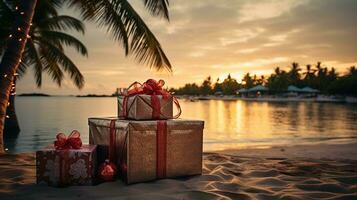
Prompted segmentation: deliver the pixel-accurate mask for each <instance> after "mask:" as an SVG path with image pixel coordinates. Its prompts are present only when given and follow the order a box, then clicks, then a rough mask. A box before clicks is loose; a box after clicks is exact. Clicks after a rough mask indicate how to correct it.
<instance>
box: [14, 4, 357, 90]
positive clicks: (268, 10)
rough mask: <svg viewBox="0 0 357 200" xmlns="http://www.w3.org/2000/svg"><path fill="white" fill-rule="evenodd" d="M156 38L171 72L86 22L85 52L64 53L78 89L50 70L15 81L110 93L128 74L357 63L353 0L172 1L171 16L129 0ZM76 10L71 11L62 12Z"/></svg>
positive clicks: (173, 78)
mask: <svg viewBox="0 0 357 200" xmlns="http://www.w3.org/2000/svg"><path fill="white" fill-rule="evenodd" d="M129 2H132V4H133V6H134V7H135V8H136V9H137V10H138V12H139V13H140V14H141V16H142V18H143V19H144V20H145V21H146V22H147V24H148V25H149V27H150V28H151V30H152V31H153V32H154V33H155V34H156V36H157V38H158V39H159V41H160V42H161V45H162V46H163V48H164V50H165V52H166V54H167V56H168V57H169V59H170V61H171V64H172V65H173V73H172V74H169V73H167V72H160V73H158V72H155V71H153V70H150V69H149V68H148V67H147V66H145V65H142V64H138V63H137V62H136V61H135V60H134V59H133V58H131V57H128V58H125V57H124V51H123V50H122V48H121V46H120V45H119V44H118V43H115V42H114V41H112V40H111V39H110V35H109V34H106V32H105V31H104V30H100V29H99V28H97V27H96V26H95V25H94V24H91V23H86V35H85V36H84V37H82V36H81V37H80V39H81V41H83V42H84V43H85V44H86V46H87V47H88V49H89V57H88V58H84V57H80V56H79V55H78V54H76V53H74V51H72V50H69V51H68V54H69V55H70V57H71V58H72V59H73V60H74V62H75V63H76V64H77V65H78V67H79V68H80V70H81V72H82V73H83V74H84V76H85V80H86V84H85V87H84V88H83V89H82V90H78V89H76V88H75V87H74V86H73V84H72V82H71V81H70V80H69V79H66V80H65V81H64V84H63V85H62V87H61V88H58V87H57V85H55V84H53V83H52V82H51V81H50V79H49V78H48V77H44V78H45V80H46V81H45V82H44V83H43V86H42V88H41V89H36V86H35V82H34V80H33V73H32V71H31V70H29V71H28V73H27V75H26V76H25V77H24V78H23V79H22V80H20V81H19V84H18V88H17V89H18V93H24V92H44V93H50V94H87V93H97V94H110V93H112V92H114V90H115V88H117V87H125V86H128V85H129V84H130V83H131V82H133V81H140V82H142V81H145V80H146V79H148V78H157V79H158V78H163V79H165V80H166V82H167V85H168V86H170V87H178V86H182V85H184V84H185V83H187V82H197V83H199V82H201V81H202V80H203V79H204V78H205V77H207V76H208V75H211V76H212V77H213V78H214V79H216V78H218V77H219V78H220V79H223V78H224V77H226V76H227V74H228V73H231V74H232V76H233V77H234V78H237V79H239V80H240V79H241V78H242V76H243V75H244V74H245V73H247V72H250V73H252V74H259V75H264V74H270V73H271V72H272V71H273V69H274V68H275V67H276V66H280V67H282V68H287V67H288V66H289V65H290V63H291V62H293V61H296V62H299V63H300V64H301V65H302V67H305V65H306V64H307V63H311V64H315V63H316V62H317V61H322V62H323V64H324V65H325V66H328V67H332V66H334V67H336V68H337V69H338V71H339V72H341V73H343V72H344V71H345V69H346V68H347V67H349V66H352V65H357V36H356V34H357V20H356V19H357V1H356V0H191V1H190V0H171V1H170V17H171V20H170V22H167V21H165V20H162V19H159V18H153V17H151V16H150V15H149V14H148V13H147V12H145V10H144V9H143V7H142V1H141V0H129ZM63 12H64V13H69V14H71V15H74V16H78V13H77V12H76V11H73V10H70V11H68V10H66V11H63Z"/></svg>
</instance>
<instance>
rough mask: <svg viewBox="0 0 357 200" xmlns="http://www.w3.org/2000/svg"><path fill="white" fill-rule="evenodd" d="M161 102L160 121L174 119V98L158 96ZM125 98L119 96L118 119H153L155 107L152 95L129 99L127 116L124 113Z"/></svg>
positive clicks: (141, 95) (136, 96)
mask: <svg viewBox="0 0 357 200" xmlns="http://www.w3.org/2000/svg"><path fill="white" fill-rule="evenodd" d="M157 97H158V98H159V102H160V119H172V118H173V97H172V96H169V97H165V98H164V97H163V96H162V95H157ZM123 102H124V96H118V117H123V118H128V119H135V120H150V119H152V118H153V116H152V113H153V107H152V105H151V95H145V94H140V95H135V96H131V97H128V103H127V106H128V107H127V112H128V114H127V116H124V112H123V106H125V105H123Z"/></svg>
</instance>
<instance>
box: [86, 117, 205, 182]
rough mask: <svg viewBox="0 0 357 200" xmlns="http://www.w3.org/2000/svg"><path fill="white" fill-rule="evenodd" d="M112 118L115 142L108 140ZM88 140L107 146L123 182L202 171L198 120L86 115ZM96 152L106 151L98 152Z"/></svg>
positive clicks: (179, 175)
mask: <svg viewBox="0 0 357 200" xmlns="http://www.w3.org/2000/svg"><path fill="white" fill-rule="evenodd" d="M113 120H114V121H115V126H114V127H115V138H114V139H113V138H112V140H114V141H115V145H109V142H110V132H111V131H110V123H111V122H112V121H113ZM88 121H89V142H90V143H91V144H97V145H98V146H99V147H100V149H102V150H103V149H105V147H107V148H108V146H111V148H113V149H114V150H115V153H114V154H115V155H116V156H115V157H116V161H115V163H116V164H117V166H118V169H119V173H120V175H119V176H120V178H121V179H123V180H124V181H125V182H126V183H137V182H145V181H150V180H155V179H160V178H172V177H181V176H189V175H197V174H201V173H202V140H203V139H202V138H203V127H204V122H203V121H200V120H184V119H172V120H149V121H134V120H121V119H118V118H89V120H88ZM98 153H99V155H100V156H102V155H103V156H105V155H107V152H105V150H103V152H101V151H99V152H98Z"/></svg>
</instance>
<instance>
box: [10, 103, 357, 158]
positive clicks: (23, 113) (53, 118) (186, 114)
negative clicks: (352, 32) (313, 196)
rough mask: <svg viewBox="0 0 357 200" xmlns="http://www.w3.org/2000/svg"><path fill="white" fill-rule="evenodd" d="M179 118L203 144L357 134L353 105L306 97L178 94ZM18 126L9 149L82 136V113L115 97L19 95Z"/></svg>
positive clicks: (104, 107)
mask: <svg viewBox="0 0 357 200" xmlns="http://www.w3.org/2000/svg"><path fill="white" fill-rule="evenodd" d="M180 103H181V107H182V109H183V114H182V118H190V119H202V120H205V122H206V123H205V131H204V143H205V144H204V149H205V150H221V149H226V148H242V147H244V146H246V145H270V144H281V143H284V144H298V143H301V142H307V141H310V142H313V141H320V140H325V139H330V138H351V137H357V124H356V123H355V121H356V119H357V106H353V105H348V104H328V103H311V102H301V103H299V102H293V103H286V102H285V103H278V102H246V101H219V100H210V101H198V102H190V101H184V100H181V101H180ZM16 105H17V112H18V117H19V122H20V126H21V130H22V132H21V133H20V135H19V136H18V138H17V139H12V140H7V141H6V144H7V147H8V148H9V150H10V151H11V152H23V151H34V150H37V149H40V148H42V147H44V146H46V145H48V144H50V143H52V142H53V140H54V138H55V135H56V134H57V133H58V132H59V131H61V132H64V133H70V132H71V131H72V130H73V129H77V130H79V131H80V132H81V133H82V138H83V141H84V142H88V125H87V118H88V117H93V116H115V115H116V109H117V107H116V100H115V98H75V97H50V98H45V97H19V98H17V102H16Z"/></svg>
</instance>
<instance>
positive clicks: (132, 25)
mask: <svg viewBox="0 0 357 200" xmlns="http://www.w3.org/2000/svg"><path fill="white" fill-rule="evenodd" d="M38 1H41V0H38ZM48 1H50V0H48ZM51 1H52V2H54V3H56V4H58V5H61V3H63V2H64V1H61V0H51ZM66 2H68V4H69V5H70V6H75V7H77V8H79V10H80V12H81V16H82V17H83V19H85V20H91V21H94V22H96V23H97V24H98V25H100V26H101V27H105V28H106V29H107V31H108V32H109V33H111V34H112V37H113V39H114V40H116V41H119V42H121V43H122V44H123V47H124V50H125V54H126V55H129V53H132V54H134V56H135V58H136V60H138V61H139V62H142V63H146V64H148V65H149V66H150V67H155V68H156V69H167V70H171V64H170V62H169V60H168V58H167V57H166V55H165V53H164V51H163V50H162V48H161V45H160V43H159V42H158V40H157V39H156V38H155V36H154V34H153V33H152V32H151V31H150V29H149V28H148V27H147V26H146V24H145V23H144V21H143V20H142V19H141V17H140V16H139V14H138V13H137V12H136V11H135V10H134V9H133V7H132V6H131V5H130V4H129V2H128V1H127V0H112V1H109V0H96V1H93V0H68V1H66ZM143 2H144V5H145V7H146V8H147V9H148V10H149V11H150V13H151V14H152V15H154V16H161V17H164V18H166V19H169V15H168V4H169V2H168V0H143ZM15 3H18V5H16V6H15V7H14V12H16V14H17V16H18V17H17V18H16V20H15V21H14V23H13V29H12V30H13V34H12V35H11V38H10V39H9V40H8V41H7V48H6V50H5V52H4V54H3V57H2V60H1V62H0V77H1V79H0V152H3V140H2V138H3V127H4V121H5V116H6V107H7V105H8V100H9V95H10V90H11V87H12V84H13V81H14V74H15V73H16V71H17V70H18V67H19V64H20V59H21V57H22V52H23V51H24V49H25V43H26V40H27V35H28V33H29V31H30V26H31V23H32V18H33V16H34V13H35V8H36V4H37V0H26V1H21V2H20V3H19V2H17V1H16V2H15Z"/></svg>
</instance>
